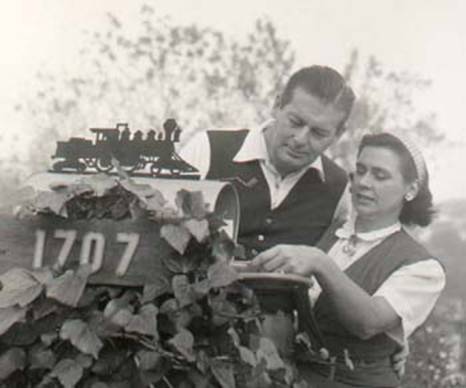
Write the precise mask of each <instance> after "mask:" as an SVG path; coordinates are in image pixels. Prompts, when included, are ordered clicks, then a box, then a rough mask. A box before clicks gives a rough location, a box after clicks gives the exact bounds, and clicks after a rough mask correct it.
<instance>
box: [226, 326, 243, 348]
mask: <svg viewBox="0 0 466 388" xmlns="http://www.w3.org/2000/svg"><path fill="white" fill-rule="evenodd" d="M228 334H229V335H230V337H231V340H232V341H233V344H234V345H235V346H236V347H237V348H238V347H239V346H240V338H239V335H238V333H237V331H236V330H235V329H234V327H230V328H229V329H228Z"/></svg>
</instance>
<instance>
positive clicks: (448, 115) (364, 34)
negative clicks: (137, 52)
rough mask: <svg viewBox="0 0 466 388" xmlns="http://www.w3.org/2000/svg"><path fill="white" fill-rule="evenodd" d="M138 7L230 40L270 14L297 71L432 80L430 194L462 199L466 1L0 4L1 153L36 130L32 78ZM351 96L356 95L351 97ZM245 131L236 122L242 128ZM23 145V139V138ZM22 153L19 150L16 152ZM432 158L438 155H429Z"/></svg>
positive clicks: (129, 21)
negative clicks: (361, 64)
mask: <svg viewBox="0 0 466 388" xmlns="http://www.w3.org/2000/svg"><path fill="white" fill-rule="evenodd" d="M143 3H147V4H150V5H151V6H152V7H153V8H154V9H155V11H156V13H157V14H158V15H168V16H169V17H170V18H171V19H172V20H173V21H179V22H180V23H197V24H199V25H203V26H213V27H215V28H217V29H220V30H222V31H224V32H225V33H227V34H231V35H241V34H243V33H244V32H245V31H248V30H250V29H251V27H252V24H253V22H254V20H255V19H256V18H258V17H262V16H267V17H268V18H269V19H270V20H271V21H272V22H273V23H274V24H275V25H276V27H277V30H278V34H279V36H280V37H283V38H286V39H289V40H290V41H291V43H292V45H293V48H294V49H295V50H296V65H297V67H300V66H304V65H309V64H313V63H319V64H326V65H329V66H332V67H334V68H336V69H338V70H342V69H343V66H344V64H345V63H346V61H347V59H348V56H349V54H350V52H351V50H352V49H353V48H357V49H358V50H359V52H360V53H361V54H362V55H363V56H369V55H374V56H375V57H377V58H378V59H379V60H380V62H381V63H382V64H383V65H384V67H385V68H387V69H392V70H398V71H401V70H406V71H409V72H412V73H415V74H418V75H420V76H422V77H425V78H429V79H431V80H432V82H433V83H432V86H431V88H430V89H429V90H428V91H426V92H425V93H424V94H423V95H422V96H420V98H419V99H418V100H417V101H416V102H417V104H418V107H420V108H421V109H422V110H425V111H429V112H434V113H435V114H436V115H437V120H438V126H439V128H440V130H441V131H442V132H443V133H444V134H445V135H446V139H447V140H448V142H447V143H446V145H443V146H441V147H438V148H437V149H435V150H431V149H430V150H426V155H428V156H431V158H430V159H428V160H427V164H428V167H429V169H430V171H431V182H432V190H433V192H434V196H435V197H437V198H438V199H439V200H445V199H451V198H466V174H464V173H463V166H464V165H465V164H466V136H465V135H464V132H465V130H466V122H465V120H464V119H463V116H464V113H463V112H464V110H465V108H466V107H465V106H464V104H465V101H466V26H465V25H466V23H464V15H466V1H464V0H377V1H374V0H351V1H350V0H287V1H283V0H235V1H231V0H228V1H224V0H196V1H193V0H164V1H155V0H146V1H142V0H98V1H97V0H80V1H75V0H34V1H30V0H2V1H1V2H0V47H1V50H2V52H1V54H0V55H1V56H0V85H1V88H0V114H1V118H2V122H3V130H2V133H1V139H2V141H1V144H0V152H2V154H3V155H4V154H8V153H11V152H17V151H16V150H15V149H14V148H13V147H12V146H11V144H13V143H12V141H13V139H15V138H19V139H20V142H19V143H18V142H16V143H15V144H19V146H20V147H21V145H24V144H22V143H21V139H23V138H24V139H27V136H24V135H25V134H27V132H28V131H33V123H29V122H26V121H25V120H24V118H23V117H21V114H19V113H17V112H15V111H14V109H13V108H14V106H15V105H16V104H17V103H18V102H20V101H21V99H22V98H23V97H24V96H25V95H33V94H34V90H35V88H36V87H37V81H36V78H35V77H36V74H37V72H38V71H39V70H41V69H44V68H45V69H47V70H49V71H52V72H53V73H55V74H57V75H60V74H62V73H63V71H73V69H76V67H77V63H78V51H79V49H80V48H81V47H82V44H83V42H84V40H85V37H86V35H85V33H84V31H85V30H89V31H95V30H98V29H99V28H100V26H103V25H105V24H106V23H107V13H108V12H111V13H112V14H114V15H115V16H116V17H117V18H119V19H120V20H121V21H122V22H123V23H124V24H125V25H127V26H128V27H130V28H131V26H132V25H133V26H135V23H136V19H137V15H138V14H139V9H140V7H141V5H142V4H143ZM356 93H357V90H356ZM238 124H241V123H238ZM24 141H27V140H24ZM22 148H25V147H22ZM434 154H435V155H434Z"/></svg>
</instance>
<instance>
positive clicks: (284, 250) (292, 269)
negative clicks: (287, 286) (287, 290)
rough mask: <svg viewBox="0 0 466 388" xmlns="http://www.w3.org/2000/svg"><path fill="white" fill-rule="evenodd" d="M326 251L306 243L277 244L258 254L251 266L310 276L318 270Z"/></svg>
mask: <svg viewBox="0 0 466 388" xmlns="http://www.w3.org/2000/svg"><path fill="white" fill-rule="evenodd" d="M323 257H325V253H324V252H322V251H321V250H320V249H318V248H314V247H310V246H306V245H277V246H275V247H273V248H270V249H267V250H266V251H264V252H262V253H260V254H259V255H257V256H256V257H255V258H254V259H253V260H252V262H251V263H250V266H251V267H252V268H253V269H254V270H256V271H259V272H282V273H288V274H295V275H301V276H309V275H311V274H312V273H314V272H316V271H317V269H318V267H319V265H320V263H321V261H322V258H323Z"/></svg>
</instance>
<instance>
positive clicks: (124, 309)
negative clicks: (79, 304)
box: [104, 293, 133, 327]
mask: <svg viewBox="0 0 466 388" xmlns="http://www.w3.org/2000/svg"><path fill="white" fill-rule="evenodd" d="M129 298H130V295H129V294H128V293H125V294H124V295H123V296H122V297H121V298H118V299H112V300H111V301H110V302H108V303H107V305H106V306H105V309H104V317H105V318H107V319H108V320H109V321H110V322H112V323H114V324H115V325H117V326H119V327H125V326H126V325H127V324H128V323H129V322H130V321H131V318H132V317H133V308H132V307H131V305H130V304H129Z"/></svg>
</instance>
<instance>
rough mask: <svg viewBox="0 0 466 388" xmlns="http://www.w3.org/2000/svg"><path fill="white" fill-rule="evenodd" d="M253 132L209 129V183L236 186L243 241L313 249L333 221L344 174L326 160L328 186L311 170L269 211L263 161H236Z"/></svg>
mask: <svg viewBox="0 0 466 388" xmlns="http://www.w3.org/2000/svg"><path fill="white" fill-rule="evenodd" d="M248 133H249V130H238V131H209V132H208V137H209V141H210V148H211V161H210V169H209V171H208V173H207V176H206V177H207V179H219V180H228V181H231V182H232V184H233V185H234V186H235V187H236V189H237V191H238V194H239V202H240V207H241V215H240V226H239V238H238V241H239V243H241V244H242V245H244V246H245V247H247V248H248V249H250V250H256V251H257V252H260V251H263V250H264V249H267V248H270V247H272V246H274V245H276V244H306V245H314V244H315V243H317V241H319V239H320V238H321V237H322V235H323V233H324V231H325V230H326V229H327V228H328V226H329V225H330V224H331V222H332V218H333V214H334V212H335V208H336V206H337V204H338V201H339V199H340V197H341V195H342V193H343V191H344V189H345V187H346V184H347V177H346V173H345V171H344V170H343V169H342V168H341V167H339V166H337V165H336V164H335V163H334V162H332V161H331V160H330V159H328V158H326V157H322V162H323V168H324V175H325V182H323V181H322V180H321V178H320V176H319V174H318V172H317V170H315V169H312V168H311V169H309V170H308V171H307V172H306V173H305V174H304V175H303V176H302V177H301V178H300V180H299V181H298V182H297V183H296V185H295V186H294V187H293V189H292V190H291V191H290V193H289V194H288V195H287V197H286V198H285V199H284V201H283V202H282V203H281V204H280V205H279V206H278V207H277V208H275V209H273V210H272V209H271V208H270V191H269V189H268V185H267V182H266V180H265V177H264V175H263V173H262V169H261V167H260V164H259V161H257V160H254V161H249V162H241V163H235V162H233V158H234V157H235V155H236V154H237V152H238V151H239V149H240V148H241V146H242V144H243V142H244V139H245V137H246V135H247V134H248Z"/></svg>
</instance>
